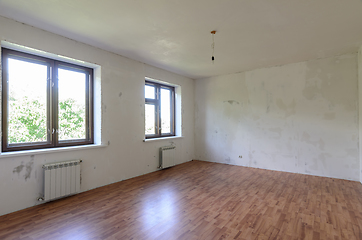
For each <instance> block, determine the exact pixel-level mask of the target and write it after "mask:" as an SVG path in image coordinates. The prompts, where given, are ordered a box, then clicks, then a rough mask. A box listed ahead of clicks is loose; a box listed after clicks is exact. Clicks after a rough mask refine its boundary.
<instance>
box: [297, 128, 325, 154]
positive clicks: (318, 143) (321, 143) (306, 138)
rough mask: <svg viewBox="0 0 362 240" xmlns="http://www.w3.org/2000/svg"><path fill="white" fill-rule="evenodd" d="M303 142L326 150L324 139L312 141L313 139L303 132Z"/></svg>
mask: <svg viewBox="0 0 362 240" xmlns="http://www.w3.org/2000/svg"><path fill="white" fill-rule="evenodd" d="M301 141H302V142H305V143H308V144H310V145H313V146H318V147H319V149H320V150H324V145H325V143H324V141H323V139H322V138H319V140H318V141H313V140H311V137H310V135H309V134H308V133H307V132H303V135H302V138H301Z"/></svg>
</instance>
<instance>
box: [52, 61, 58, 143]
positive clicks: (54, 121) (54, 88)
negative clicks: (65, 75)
mask: <svg viewBox="0 0 362 240" xmlns="http://www.w3.org/2000/svg"><path fill="white" fill-rule="evenodd" d="M52 74H53V84H52V103H53V104H52V108H53V109H52V129H53V144H54V146H58V144H59V139H58V129H59V126H58V124H59V123H58V122H59V121H58V64H57V62H54V68H53V73H52Z"/></svg>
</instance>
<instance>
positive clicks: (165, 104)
mask: <svg viewBox="0 0 362 240" xmlns="http://www.w3.org/2000/svg"><path fill="white" fill-rule="evenodd" d="M161 121H162V122H161V133H171V91H170V90H168V89H163V88H162V89H161Z"/></svg>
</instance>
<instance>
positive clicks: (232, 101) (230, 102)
mask: <svg viewBox="0 0 362 240" xmlns="http://www.w3.org/2000/svg"><path fill="white" fill-rule="evenodd" d="M224 103H229V104H230V105H233V104H234V103H235V104H240V103H239V102H238V101H235V100H227V101H224Z"/></svg>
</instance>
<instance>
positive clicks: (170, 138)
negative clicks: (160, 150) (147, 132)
mask: <svg viewBox="0 0 362 240" xmlns="http://www.w3.org/2000/svg"><path fill="white" fill-rule="evenodd" d="M177 138H183V137H182V136H172V137H160V138H150V139H143V141H144V142H153V141H160V140H172V139H177Z"/></svg>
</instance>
